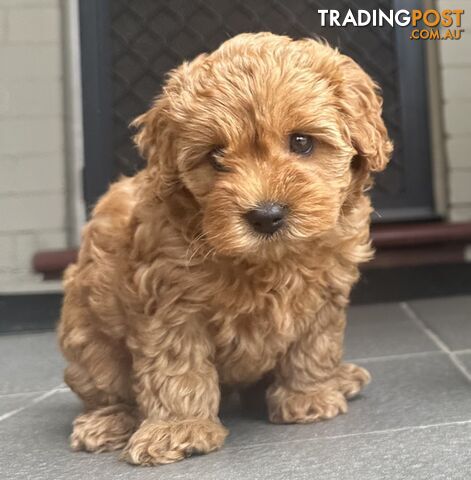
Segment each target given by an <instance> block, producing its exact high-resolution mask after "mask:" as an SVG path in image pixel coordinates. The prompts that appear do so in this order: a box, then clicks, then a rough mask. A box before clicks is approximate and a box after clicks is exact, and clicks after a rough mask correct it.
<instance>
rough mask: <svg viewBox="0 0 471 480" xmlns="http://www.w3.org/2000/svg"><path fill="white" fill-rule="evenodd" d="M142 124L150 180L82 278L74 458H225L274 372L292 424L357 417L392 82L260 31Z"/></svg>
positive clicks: (76, 288)
mask: <svg viewBox="0 0 471 480" xmlns="http://www.w3.org/2000/svg"><path fill="white" fill-rule="evenodd" d="M134 126H135V127H136V128H137V129H138V132H137V135H136V137H135V141H136V144H137V146H138V148H139V151H140V153H141V154H142V155H143V156H144V157H145V158H146V160H147V167H146V168H145V169H144V170H143V171H141V172H140V173H138V174H137V175H136V176H134V177H133V178H124V179H121V180H119V181H118V182H116V183H115V184H114V185H112V186H111V187H110V189H109V191H108V193H107V194H106V195H104V196H103V197H102V198H101V200H100V201H99V202H98V204H97V205H96V207H95V209H94V212H93V215H92V218H91V220H90V221H89V223H88V224H87V225H86V226H85V229H84V232H83V242H82V246H81V249H80V254H79V258H78V261H77V263H76V264H75V265H72V266H70V267H69V268H68V270H67V272H66V274H65V298H64V305H63V310H62V318H61V320H60V324H59V327H58V334H59V339H60V345H61V348H62V351H63V353H64V355H65V357H66V359H67V361H68V366H67V369H66V372H65V380H66V382H67V384H68V385H69V386H70V388H71V389H72V390H73V391H74V392H76V394H77V395H78V396H79V397H80V398H81V399H82V401H83V404H84V407H85V413H83V414H82V415H80V416H79V417H78V418H77V419H76V420H75V422H74V426H73V433H72V436H71V445H72V448H73V449H75V450H79V449H82V450H87V451H104V450H115V449H120V448H123V447H124V451H123V458H124V459H125V460H127V461H128V462H130V463H133V464H141V465H156V464H164V463H170V462H174V461H177V460H180V459H182V458H184V457H185V456H188V455H190V454H192V453H194V452H199V453H207V452H210V451H212V450H216V449H218V448H219V447H221V446H222V444H223V442H224V439H225V437H226V435H227V433H228V432H227V430H226V429H225V428H224V426H223V425H222V424H221V422H220V420H219V418H218V409H219V403H220V389H221V386H231V387H235V388H240V389H243V388H244V387H247V386H250V385H253V384H255V383H256V382H258V381H259V380H261V379H262V378H263V377H266V376H267V375H270V377H271V378H272V383H271V384H270V385H269V387H268V389H267V390H266V403H267V407H268V414H269V418H270V420H271V421H272V422H275V423H308V422H314V421H318V420H322V419H328V418H332V417H335V416H336V415H337V414H339V413H344V412H346V410H347V404H346V399H348V398H350V397H352V396H354V395H355V394H357V393H358V392H359V390H360V389H361V387H362V386H363V385H364V384H366V383H367V382H368V381H369V374H368V372H366V371H365V370H364V369H363V368H360V367H358V366H356V365H353V364H347V363H342V361H341V360H342V342H343V333H344V327H345V308H346V306H347V304H348V301H349V294H350V289H351V287H352V285H353V284H354V283H355V281H356V280H357V279H358V276H359V274H358V264H359V263H361V262H365V261H367V260H368V259H370V257H371V255H372V249H371V246H370V240H369V223H370V214H371V211H372V209H371V206H370V200H369V199H368V197H367V196H366V195H365V191H366V190H367V189H368V187H369V186H370V183H371V181H370V176H371V172H375V171H379V170H383V169H384V168H385V166H386V164H387V162H388V159H389V156H390V153H391V150H392V146H391V142H390V141H389V139H388V136H387V132H386V129H385V126H384V124H383V121H382V119H381V99H380V97H379V96H378V91H377V87H376V85H375V84H374V83H373V81H372V80H371V79H370V78H369V77H368V75H367V74H366V73H365V72H364V71H363V70H362V69H361V68H360V67H359V66H358V65H357V64H356V63H355V62H354V61H353V60H351V59H350V58H348V57H346V56H344V55H342V54H340V53H339V52H338V51H336V50H334V49H332V48H330V47H329V46H327V45H325V44H323V43H319V42H317V41H314V40H311V39H306V40H299V41H293V40H291V39H290V38H288V37H282V36H277V35H273V34H269V33H260V34H243V35H239V36H237V37H235V38H232V39H231V40H228V41H227V42H225V43H224V44H223V45H222V46H221V47H220V48H219V49H218V50H216V51H215V52H214V53H211V54H209V55H207V54H203V55H200V56H199V57H197V58H196V59H195V60H193V61H192V62H190V63H184V64H183V65H182V66H180V67H179V68H177V69H176V70H174V71H172V72H171V73H170V75H169V77H168V80H167V82H166V84H165V86H164V88H163V92H162V94H161V95H160V96H159V97H158V98H157V99H156V100H155V102H154V104H153V105H152V107H151V109H150V110H149V111H148V112H147V113H145V114H144V115H142V116H140V117H139V118H137V119H136V120H135V122H134Z"/></svg>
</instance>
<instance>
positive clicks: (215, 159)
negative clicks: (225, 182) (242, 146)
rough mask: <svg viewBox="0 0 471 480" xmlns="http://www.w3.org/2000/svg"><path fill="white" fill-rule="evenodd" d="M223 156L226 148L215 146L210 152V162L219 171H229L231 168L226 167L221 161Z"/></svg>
mask: <svg viewBox="0 0 471 480" xmlns="http://www.w3.org/2000/svg"><path fill="white" fill-rule="evenodd" d="M223 156H224V149H223V148H222V147H216V148H213V149H212V150H211V151H210V152H209V154H208V158H209V163H210V164H211V166H212V167H213V168H214V170H217V171H218V172H228V171H229V168H228V167H226V166H225V165H224V164H223V163H222V162H221V160H222V158H223Z"/></svg>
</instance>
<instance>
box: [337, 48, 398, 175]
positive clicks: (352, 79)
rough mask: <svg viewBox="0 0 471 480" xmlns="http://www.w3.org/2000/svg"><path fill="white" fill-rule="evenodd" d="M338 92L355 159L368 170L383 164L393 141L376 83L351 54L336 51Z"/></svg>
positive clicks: (378, 167) (382, 166)
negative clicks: (384, 119)
mask: <svg viewBox="0 0 471 480" xmlns="http://www.w3.org/2000/svg"><path fill="white" fill-rule="evenodd" d="M339 57H340V59H339V61H340V70H339V73H340V76H341V80H340V81H339V84H338V94H339V99H340V101H341V105H342V110H343V112H344V114H345V116H346V119H347V128H348V130H349V133H350V137H351V142H352V146H353V148H354V149H355V150H356V151H357V156H356V158H355V161H356V162H358V161H359V160H360V161H362V163H365V166H366V168H367V169H368V170H369V171H373V172H379V171H381V170H384V169H385V168H386V165H387V163H388V161H389V159H390V157H391V153H392V150H393V145H392V142H391V141H390V139H389V137H388V132H387V130H386V127H385V125H384V122H383V119H382V117H381V112H382V104H383V101H382V98H381V96H380V95H379V87H378V86H377V85H376V84H375V83H374V82H373V80H372V79H371V77H370V76H369V75H368V74H367V73H366V72H365V71H364V70H363V69H362V68H361V67H360V66H359V65H358V64H357V63H356V62H354V61H353V60H352V59H351V58H349V57H347V56H345V55H339Z"/></svg>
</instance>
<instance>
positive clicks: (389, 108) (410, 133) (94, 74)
mask: <svg viewBox="0 0 471 480" xmlns="http://www.w3.org/2000/svg"><path fill="white" fill-rule="evenodd" d="M403 4H405V5H403ZM80 6H81V37H82V64H83V92H84V117H85V118H84V122H85V172H84V179H85V198H86V202H87V204H88V205H91V204H93V203H94V202H95V201H96V199H97V197H98V196H99V195H100V194H101V193H102V192H104V191H105V190H106V188H107V186H108V184H109V182H110V181H111V180H112V179H113V178H115V177H116V176H117V175H118V174H119V173H124V174H126V175H132V174H133V173H135V172H136V171H137V170H138V169H139V168H141V167H142V165H143V163H142V159H140V158H139V157H138V155H137V153H136V150H135V149H134V147H133V145H132V142H131V140H130V134H131V132H130V130H129V129H128V125H129V122H130V121H131V120H132V119H133V118H134V117H136V116H137V115H139V114H140V113H142V112H144V111H145V110H146V109H147V108H148V106H149V104H150V102H151V100H152V98H153V97H154V96H155V94H156V93H157V92H158V91H159V88H160V86H161V84H162V79H163V77H164V74H165V72H167V71H168V70H169V69H171V68H173V67H175V66H177V65H178V64H179V63H180V62H181V61H182V60H183V59H191V58H192V57H194V56H195V55H197V54H199V53H201V52H204V51H210V50H213V49H214V48H216V47H217V46H218V45H219V44H220V43H221V42H223V41H224V40H226V39H227V38H229V37H231V36H233V35H236V34H237V33H241V32H256V31H267V30H268V31H272V32H274V33H280V34H287V35H290V36H292V37H296V38H299V37H306V36H313V35H320V36H322V37H324V38H326V39H327V40H328V41H329V42H330V43H331V44H333V45H337V46H338V47H339V48H340V49H341V51H342V52H344V53H346V54H347V55H350V56H351V57H353V58H354V59H355V60H356V61H357V62H358V63H360V64H361V65H362V66H363V68H364V69H365V70H366V71H367V72H368V73H369V74H370V75H371V76H372V77H373V78H374V79H375V80H376V81H377V82H378V83H379V84H380V86H381V87H382V89H383V95H384V119H385V122H386V124H387V127H388V130H389V132H390V135H391V137H392V138H393V140H394V143H395V152H394V156H393V160H392V162H391V164H390V166H389V167H388V169H387V170H386V171H385V172H384V173H381V174H380V175H378V176H377V181H376V186H375V188H374V190H373V192H372V196H373V200H374V204H375V208H376V211H377V213H378V215H376V216H375V218H374V219H375V220H376V221H392V220H409V219H414V220H416V219H428V218H432V217H434V216H435V211H434V202H433V191H432V178H431V165H430V155H429V138H428V125H427V102H426V98H427V94H426V84H425V83H426V82H425V65H424V53H423V43H422V42H412V41H411V40H409V35H408V34H407V32H406V31H405V30H404V29H401V28H396V29H394V28H392V27H382V28H378V27H364V28H355V27H345V28H338V27H337V28H327V27H321V25H320V15H319V14H318V12H317V10H318V9H322V8H324V9H325V8H330V9H332V8H335V9H338V10H341V11H346V10H347V9H348V8H352V9H357V8H359V7H358V5H357V2H355V1H346V0H345V1H341V0H331V1H329V0H316V1H310V0H289V1H286V0H284V1H280V0H257V1H256V2H255V1H250V0H243V1H242V0H240V1H234V0H200V1H190V0H172V1H168V0H139V1H138V2H137V1H136V2H130V1H126V0H100V1H99V2H97V1H96V0H81V2H80ZM416 6H420V2H413V1H408V2H399V1H392V0H381V1H373V0H368V1H364V2H362V4H361V8H363V9H367V10H372V9H374V8H381V9H383V10H389V9H391V8H402V7H404V8H408V9H410V8H413V7H416Z"/></svg>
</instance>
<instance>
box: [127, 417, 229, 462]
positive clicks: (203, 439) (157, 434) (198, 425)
mask: <svg viewBox="0 0 471 480" xmlns="http://www.w3.org/2000/svg"><path fill="white" fill-rule="evenodd" d="M227 434H228V431H227V430H226V429H225V428H224V427H223V426H222V425H221V424H220V423H219V422H218V421H213V420H207V419H198V418H190V419H187V420H175V421H151V420H145V421H144V422H143V423H142V425H141V426H140V428H139V429H138V430H137V431H136V432H135V433H134V435H133V436H132V437H131V438H130V439H129V442H128V444H127V446H126V448H125V449H124V451H123V455H122V458H123V459H124V460H126V461H127V462H128V463H131V464H133V465H161V464H166V463H173V462H177V461H179V460H182V459H183V458H185V457H188V456H190V455H191V454H192V453H208V452H212V451H213V450H217V449H218V448H220V447H221V446H222V445H223V443H224V439H225V438H226V436H227Z"/></svg>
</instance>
